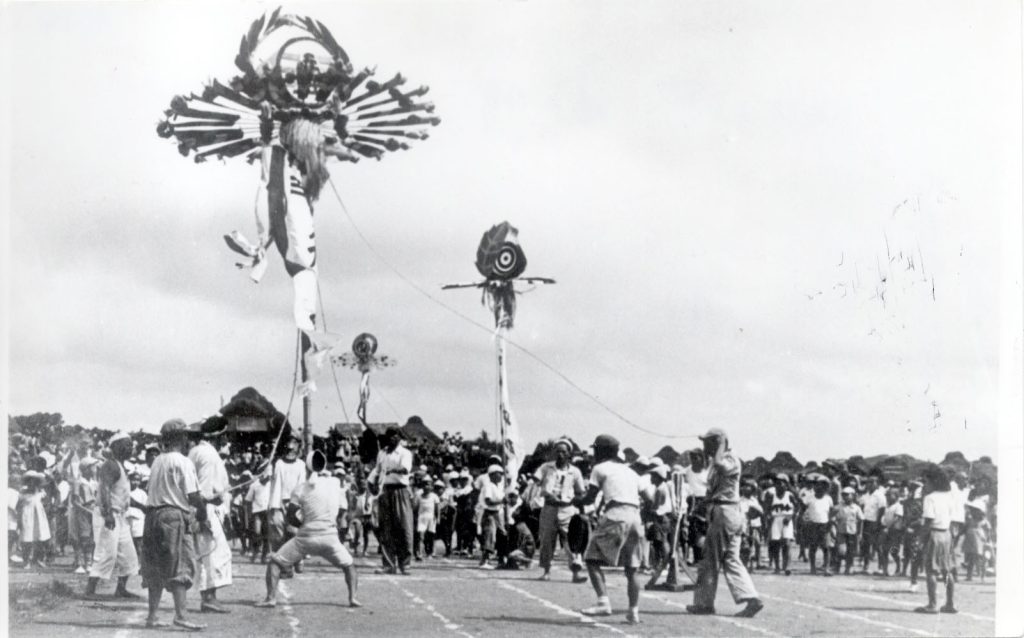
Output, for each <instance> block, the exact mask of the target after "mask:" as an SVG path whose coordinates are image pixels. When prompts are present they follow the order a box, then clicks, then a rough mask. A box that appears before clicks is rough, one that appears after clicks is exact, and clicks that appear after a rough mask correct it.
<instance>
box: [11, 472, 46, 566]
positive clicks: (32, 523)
mask: <svg viewBox="0 0 1024 638" xmlns="http://www.w3.org/2000/svg"><path fill="white" fill-rule="evenodd" d="M44 479H45V476H44V475H43V474H42V473H41V472H36V471H35V470H29V471H28V472H25V474H24V475H23V476H22V477H21V482H22V484H23V485H24V486H25V490H24V491H23V492H22V494H21V500H20V501H19V503H18V510H19V514H20V517H19V520H20V521H21V546H22V549H23V551H24V553H25V569H29V568H31V567H32V566H35V567H46V565H45V564H44V563H43V558H44V556H45V554H46V544H47V542H49V540H50V522H49V521H48V520H47V517H46V505H45V503H44V502H43V497H44V492H43V481H44Z"/></svg>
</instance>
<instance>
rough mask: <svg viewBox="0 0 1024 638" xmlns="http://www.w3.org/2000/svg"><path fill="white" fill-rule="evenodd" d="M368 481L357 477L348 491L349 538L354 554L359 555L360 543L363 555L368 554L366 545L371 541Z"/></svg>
mask: <svg viewBox="0 0 1024 638" xmlns="http://www.w3.org/2000/svg"><path fill="white" fill-rule="evenodd" d="M368 497H369V494H368V493H367V491H366V481H364V480H362V479H357V480H356V482H355V483H354V484H353V485H352V489H351V490H349V492H348V539H349V546H350V547H351V548H352V555H353V556H358V555H359V544H360V543H362V544H363V556H366V545H367V544H368V543H369V535H368V534H369V530H368V529H366V520H367V517H368V516H369V513H370V511H369V508H368V507H367V505H368V503H367V498H368Z"/></svg>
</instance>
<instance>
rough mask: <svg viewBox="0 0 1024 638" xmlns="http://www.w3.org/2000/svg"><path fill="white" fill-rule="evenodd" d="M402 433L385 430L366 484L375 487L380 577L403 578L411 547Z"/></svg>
mask: <svg viewBox="0 0 1024 638" xmlns="http://www.w3.org/2000/svg"><path fill="white" fill-rule="evenodd" d="M401 440H402V431H401V430H399V429H398V428H397V427H394V426H392V427H389V428H388V429H387V431H385V433H384V449H382V450H381V451H380V452H378V453H377V464H376V465H375V466H374V468H373V470H372V471H371V472H370V476H369V477H368V479H367V481H368V482H369V483H370V484H371V485H376V486H378V487H379V490H380V494H379V496H378V498H377V505H378V516H379V520H378V523H379V528H378V530H377V538H378V540H379V541H380V544H381V548H382V549H383V556H382V560H383V567H382V569H381V570H379V571H380V572H382V573H388V574H394V573H395V571H396V570H397V571H399V572H401V573H402V574H403V575H404V574H406V573H407V572H406V570H407V569H408V567H409V559H410V558H411V556H412V546H413V518H412V492H411V491H410V490H409V474H410V473H411V472H412V452H410V451H409V450H408V449H406V448H405V447H404V446H402V445H400V442H401Z"/></svg>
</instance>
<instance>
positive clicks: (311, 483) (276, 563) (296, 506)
mask: <svg viewBox="0 0 1024 638" xmlns="http://www.w3.org/2000/svg"><path fill="white" fill-rule="evenodd" d="M306 467H307V469H308V470H309V472H310V475H309V480H308V481H306V482H305V483H301V484H299V486H298V487H296V488H295V491H294V492H292V494H291V498H290V500H289V501H288V511H287V512H286V513H285V519H286V521H288V523H289V524H290V525H293V526H295V527H297V528H298V532H297V533H296V534H295V536H294V537H293V538H292V539H290V540H289V541H288V542H287V543H285V544H284V545H283V546H281V548H280V549H278V550H277V551H275V552H274V553H273V554H271V555H270V562H269V563H267V579H266V583H267V597H266V598H265V599H264V600H262V601H260V602H258V603H256V606H257V607H274V606H275V605H277V583H278V581H279V580H280V579H281V571H282V570H291V568H292V567H293V566H294V565H295V564H296V563H298V562H299V561H300V560H302V558H303V557H304V556H319V557H321V558H324V559H326V560H327V561H328V562H330V563H331V564H332V565H334V566H335V567H339V568H340V569H341V570H342V571H343V572H344V573H345V584H346V585H347V586H348V604H349V606H350V607H361V606H362V605H360V604H359V601H357V600H356V585H357V582H356V570H355V566H354V565H353V564H352V556H351V555H350V554H349V553H348V550H347V549H345V546H344V545H342V544H341V540H339V538H338V527H337V521H338V512H339V510H341V503H340V502H339V500H340V499H339V496H340V492H339V491H338V488H337V480H336V479H335V478H334V477H331V476H320V472H321V471H323V469H324V468H325V467H327V457H325V456H324V455H323V453H322V452H320V451H319V450H313V451H312V452H310V453H309V454H308V455H307V456H306ZM331 481H333V482H334V485H332V484H331ZM299 512H301V513H302V518H301V520H300V519H299V518H298V517H297V514H298V513H299Z"/></svg>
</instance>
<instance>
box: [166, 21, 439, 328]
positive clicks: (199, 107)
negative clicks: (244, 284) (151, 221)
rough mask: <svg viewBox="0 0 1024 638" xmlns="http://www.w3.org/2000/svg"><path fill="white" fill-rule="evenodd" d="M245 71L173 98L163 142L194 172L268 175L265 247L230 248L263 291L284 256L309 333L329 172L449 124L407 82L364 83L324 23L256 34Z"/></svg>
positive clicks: (233, 241) (233, 237) (263, 190)
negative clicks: (202, 167)
mask: <svg viewBox="0 0 1024 638" xmlns="http://www.w3.org/2000/svg"><path fill="white" fill-rule="evenodd" d="M235 66H236V67H237V68H238V70H239V72H240V73H239V74H238V75H236V76H234V77H233V78H230V79H229V80H227V81H225V82H221V81H218V80H213V81H211V82H210V83H209V84H208V85H207V86H205V87H204V88H203V90H202V91H201V92H200V93H198V94H196V93H192V94H190V95H187V96H186V95H176V96H174V97H173V98H172V99H171V101H170V105H169V108H168V109H167V110H166V111H164V119H163V120H162V121H161V122H160V123H159V124H158V125H157V127H156V130H157V134H158V135H159V136H160V137H163V138H168V139H173V140H174V141H175V142H176V143H177V148H178V151H179V152H180V153H181V154H182V155H184V156H186V157H192V158H193V159H194V160H195V161H196V162H204V161H206V160H207V159H209V158H217V159H221V160H228V159H232V158H237V157H241V158H245V159H246V160H248V161H249V162H250V163H252V162H256V161H258V162H259V163H260V192H259V195H258V197H257V200H256V210H255V216H256V230H257V240H256V241H249V240H248V239H246V238H245V237H244V236H243V235H242V234H241V233H239V232H237V231H235V232H232V233H230V234H228V235H225V236H224V241H225V242H226V243H227V245H228V247H229V248H230V249H231V250H233V251H234V252H236V253H238V254H239V255H241V256H242V257H243V258H244V259H243V260H242V262H241V263H239V264H237V265H238V267H239V268H249V269H251V275H250V276H251V278H252V279H253V281H257V282H258V281H259V280H260V279H261V278H262V276H263V274H264V273H265V271H266V261H265V260H266V251H267V250H268V249H269V248H270V245H271V244H272V243H273V244H274V245H275V246H276V247H277V249H278V252H279V253H280V254H281V256H282V257H283V258H284V262H285V268H286V270H287V271H288V274H289V275H290V276H291V277H292V281H293V284H294V287H295V302H294V316H295V322H296V325H297V326H298V327H299V328H300V329H302V330H304V331H307V332H308V331H311V330H313V328H314V320H315V313H316V303H315V299H316V294H315V291H316V240H315V238H316V233H315V231H314V227H313V205H314V204H315V203H316V201H317V199H318V197H319V195H320V190H321V188H322V187H323V185H324V184H325V183H326V182H327V180H328V179H329V173H328V162H329V160H331V159H336V160H342V161H351V162H355V161H358V160H359V159H360V158H361V157H368V158H373V159H378V160H379V159H381V158H382V157H383V156H384V155H385V154H387V153H389V152H393V151H399V150H404V149H408V148H409V142H410V141H415V140H425V139H427V137H428V133H427V129H429V128H430V127H432V126H436V125H437V124H439V123H440V118H438V117H436V116H435V115H433V112H434V105H433V104H432V103H430V102H427V101H423V100H422V99H421V98H422V97H423V96H424V95H425V94H426V93H427V91H428V89H427V87H426V86H421V87H418V88H414V89H411V90H404V89H403V87H404V85H405V83H406V79H405V77H403V76H402V75H401V74H400V73H399V74H395V75H394V76H393V77H392V78H390V79H388V80H386V81H383V82H378V81H376V80H374V79H373V77H374V69H372V68H369V67H367V68H364V69H362V70H360V71H355V69H354V67H353V65H352V62H351V61H350V59H349V56H348V53H347V52H346V51H345V49H344V48H342V46H341V45H340V44H338V41H337V40H335V38H334V36H333V35H332V34H331V32H330V30H329V29H328V28H327V27H326V26H324V25H323V23H321V22H319V21H317V20H315V19H313V18H309V17H303V16H297V15H289V14H282V13H281V9H280V8H278V9H277V10H275V11H274V12H272V13H270V14H269V15H264V16H262V17H260V18H259V19H257V20H256V21H254V22H253V23H252V25H251V26H250V27H249V30H248V31H247V32H246V33H245V35H243V36H242V40H241V43H240V44H239V47H238V54H237V56H236V57H235Z"/></svg>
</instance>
